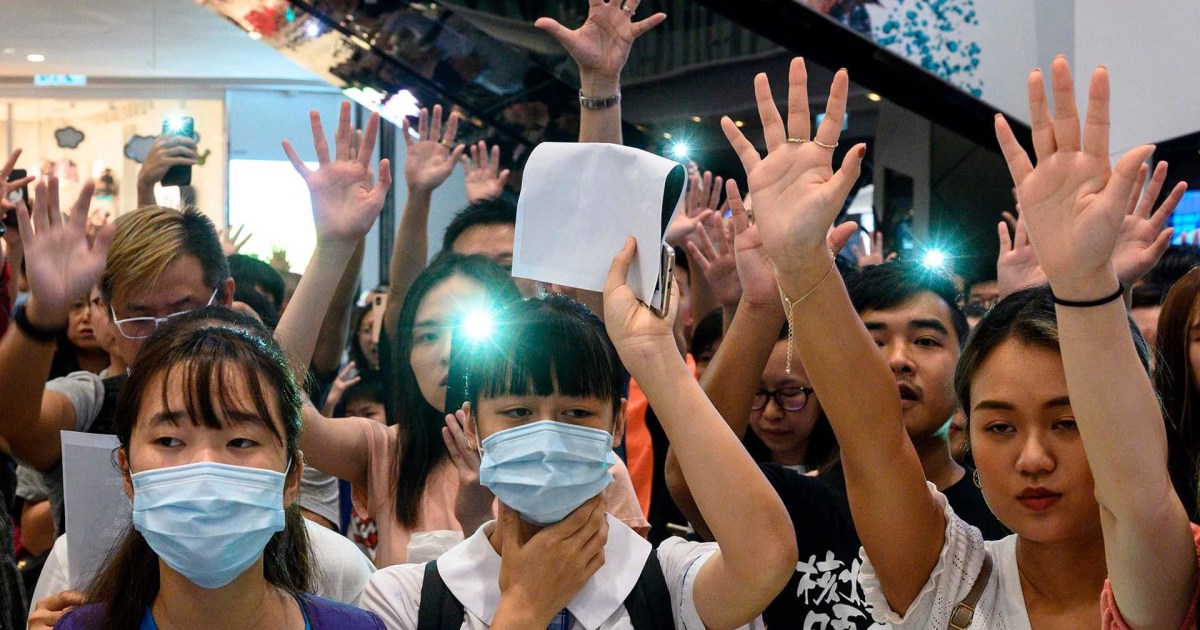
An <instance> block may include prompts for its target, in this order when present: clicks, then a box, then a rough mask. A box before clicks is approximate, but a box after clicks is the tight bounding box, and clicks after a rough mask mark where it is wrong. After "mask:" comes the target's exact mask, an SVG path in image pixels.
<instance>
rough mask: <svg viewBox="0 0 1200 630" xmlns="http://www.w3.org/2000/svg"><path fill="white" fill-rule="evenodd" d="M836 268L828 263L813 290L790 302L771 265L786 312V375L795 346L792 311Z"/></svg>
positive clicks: (790, 371) (789, 371)
mask: <svg viewBox="0 0 1200 630" xmlns="http://www.w3.org/2000/svg"><path fill="white" fill-rule="evenodd" d="M836 267H837V261H834V262H832V263H830V265H829V271H826V272H825V275H824V276H823V277H822V278H821V279H820V280H819V281H818V282H817V283H816V284H815V285H813V288H811V289H809V290H808V291H807V292H806V293H805V294H804V295H801V296H800V297H799V298H797V299H796V300H795V301H792V300H789V299H788V296H787V294H786V293H784V292H783V283H781V282H780V281H779V269H778V268H776V267H775V265H774V263H772V264H771V269H772V270H773V271H774V272H775V286H776V288H778V289H779V298H780V299H781V300H783V308H784V309H785V310H786V311H787V326H788V338H787V365H786V367H785V370H786V371H787V373H788V374H791V373H792V347H793V346H794V345H795V338H796V326H795V324H794V323H793V319H792V314H793V311H794V309H795V308H796V305H797V304H799V303H801V302H803V301H804V300H805V299H806V298H807V297H808V296H810V295H812V294H813V292H814V291H816V290H817V289H819V288H820V287H821V285H822V284H825V281H826V280H828V279H829V276H831V275H833V270H834V269H835V268H836Z"/></svg>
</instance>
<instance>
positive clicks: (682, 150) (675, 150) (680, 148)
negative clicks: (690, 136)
mask: <svg viewBox="0 0 1200 630" xmlns="http://www.w3.org/2000/svg"><path fill="white" fill-rule="evenodd" d="M671 153H672V154H673V155H674V156H675V157H676V158H678V159H681V160H682V159H684V158H686V157H687V156H688V145H687V144H685V143H683V142H676V143H675V146H673V147H671Z"/></svg>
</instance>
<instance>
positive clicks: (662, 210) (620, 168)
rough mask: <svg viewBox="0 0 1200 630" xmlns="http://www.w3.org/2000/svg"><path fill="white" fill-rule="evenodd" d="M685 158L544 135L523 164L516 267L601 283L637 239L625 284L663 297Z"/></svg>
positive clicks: (649, 298) (534, 274)
mask: <svg viewBox="0 0 1200 630" xmlns="http://www.w3.org/2000/svg"><path fill="white" fill-rule="evenodd" d="M686 181H687V172H686V171H685V170H684V168H683V165H682V164H680V163H678V162H675V161H673V160H668V159H666V158H664V157H660V156H657V155H654V154H652V153H647V152H645V151H641V150H638V149H633V148H630V147H623V146H620V145H616V144H603V143H559V142H543V143H542V144H539V145H538V146H537V148H535V149H534V150H533V153H532V154H530V156H529V161H528V162H527V163H526V165H525V173H524V176H523V179H522V183H521V197H520V199H519V201H518V202H517V226H516V239H515V242H514V243H513V275H514V276H516V277H519V278H529V279H531V280H538V281H541V282H547V283H551V284H561V285H565V286H569V287H574V288H577V289H583V290H586V291H602V290H603V289H604V280H605V278H607V277H608V269H609V266H610V265H611V264H612V259H613V256H615V255H616V254H617V252H618V251H620V250H621V247H622V246H623V245H624V244H625V239H626V238H628V237H629V236H633V237H634V238H636V239H637V242H638V250H637V257H636V258H635V259H634V261H633V266H632V267H631V268H630V270H629V288H630V289H632V290H633V294H634V295H636V296H637V297H638V299H640V300H641V301H643V302H645V303H647V304H649V305H651V306H654V307H659V306H661V305H662V295H661V291H660V289H661V287H660V286H658V285H659V274H660V271H661V269H662V242H663V237H664V236H665V235H666V229H667V226H668V225H670V223H671V218H672V217H674V215H675V212H677V211H678V210H679V206H680V202H681V201H682V200H683V192H684V184H685V183H686Z"/></svg>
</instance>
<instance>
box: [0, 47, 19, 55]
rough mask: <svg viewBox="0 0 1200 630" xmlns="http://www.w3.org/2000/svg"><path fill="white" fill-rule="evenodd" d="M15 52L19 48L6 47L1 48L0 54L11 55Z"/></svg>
mask: <svg viewBox="0 0 1200 630" xmlns="http://www.w3.org/2000/svg"><path fill="white" fill-rule="evenodd" d="M15 52H17V49H16V48H4V49H0V54H4V55H11V54H13V53H15Z"/></svg>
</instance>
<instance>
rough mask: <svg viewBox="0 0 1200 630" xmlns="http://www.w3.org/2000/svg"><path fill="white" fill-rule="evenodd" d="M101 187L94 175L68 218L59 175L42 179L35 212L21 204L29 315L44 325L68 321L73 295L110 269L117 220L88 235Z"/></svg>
mask: <svg viewBox="0 0 1200 630" xmlns="http://www.w3.org/2000/svg"><path fill="white" fill-rule="evenodd" d="M95 189H96V183H95V182H93V181H88V182H87V183H85V184H84V185H83V188H82V189H81V190H80V191H79V198H78V199H76V200H75V205H74V206H72V208H71V216H70V218H68V219H67V220H66V221H65V222H64V221H63V215H62V212H61V211H60V210H59V205H58V178H57V177H54V176H50V177H48V178H46V179H44V180H42V181H39V182H38V185H37V193H36V194H37V196H36V198H35V199H34V204H33V208H34V209H33V216H32V217H30V216H29V210H28V208H26V207H25V204H24V203H18V204H17V208H16V213H17V224H18V225H19V226H20V232H21V242H22V244H23V245H24V248H25V276H26V277H27V278H28V279H29V307H28V308H29V310H28V317H29V320H30V321H31V322H32V323H33V324H34V325H36V326H37V327H39V328H44V329H48V330H53V329H56V328H61V327H63V326H66V324H67V315H68V313H69V312H70V309H71V301H72V300H74V299H75V298H77V297H79V296H80V295H84V294H86V293H87V292H88V291H90V290H91V288H92V286H93V285H95V284H96V282H98V281H99V280H100V275H101V274H103V273H104V263H105V257H106V256H107V255H108V246H109V245H110V244H112V239H113V233H114V231H115V226H114V225H112V224H109V225H106V226H104V227H102V228H100V229H99V230H98V231H97V232H96V237H95V240H94V241H93V242H89V241H88V237H87V218H88V206H89V204H90V203H91V200H92V193H93V191H95Z"/></svg>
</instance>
